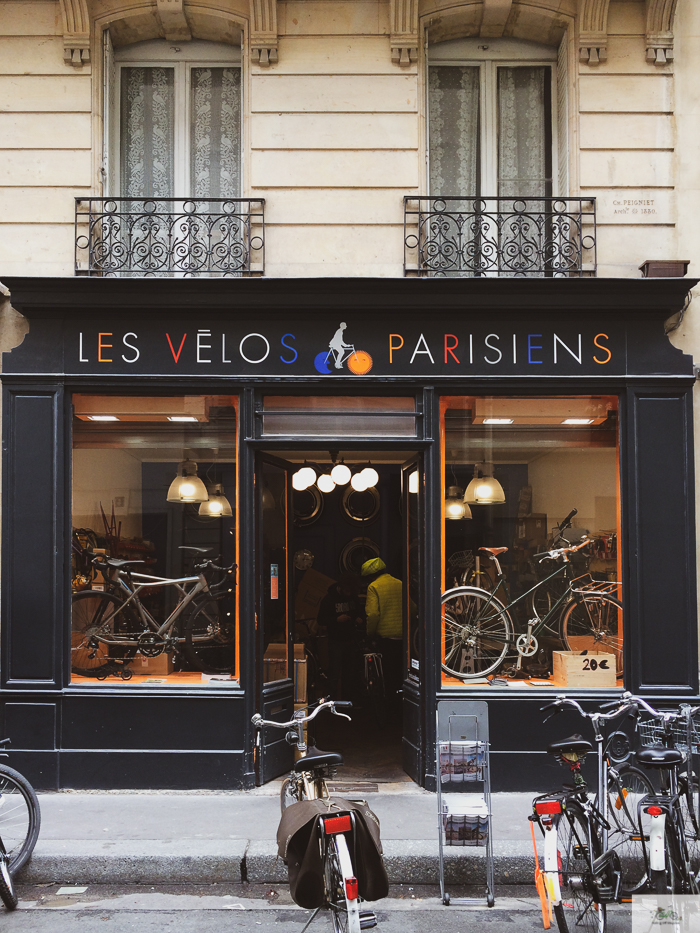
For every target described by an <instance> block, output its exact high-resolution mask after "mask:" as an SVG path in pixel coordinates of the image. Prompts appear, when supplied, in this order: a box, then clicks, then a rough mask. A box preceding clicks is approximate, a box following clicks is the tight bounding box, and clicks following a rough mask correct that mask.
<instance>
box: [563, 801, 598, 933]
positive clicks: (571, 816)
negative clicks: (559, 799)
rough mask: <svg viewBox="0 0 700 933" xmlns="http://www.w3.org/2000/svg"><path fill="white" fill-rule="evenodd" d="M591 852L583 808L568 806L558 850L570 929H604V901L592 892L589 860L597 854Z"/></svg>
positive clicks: (590, 932)
mask: <svg viewBox="0 0 700 933" xmlns="http://www.w3.org/2000/svg"><path fill="white" fill-rule="evenodd" d="M597 841H598V840H597V837H596V836H595V834H593V846H594V851H593V852H592V853H589V852H588V827H587V823H586V820H585V818H584V816H583V814H582V813H581V812H580V810H578V809H576V808H575V807H573V806H571V805H570V806H568V807H567V809H566V810H565V811H564V813H562V815H561V817H560V818H559V823H558V824H557V850H558V856H559V864H560V865H561V874H560V885H561V898H562V906H563V908H564V916H565V918H566V920H567V924H568V927H569V929H570V930H585V931H586V933H604V931H605V904H597V903H596V902H595V898H594V896H593V893H592V885H591V870H590V863H591V862H592V861H593V860H594V859H595V858H596V857H597V856H598V852H597V851H595V849H596V846H597Z"/></svg>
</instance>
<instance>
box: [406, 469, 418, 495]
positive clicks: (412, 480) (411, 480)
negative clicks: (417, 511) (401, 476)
mask: <svg viewBox="0 0 700 933" xmlns="http://www.w3.org/2000/svg"><path fill="white" fill-rule="evenodd" d="M408 491H409V492H410V493H412V494H413V495H414V496H415V495H417V493H418V470H414V471H413V473H409V476H408Z"/></svg>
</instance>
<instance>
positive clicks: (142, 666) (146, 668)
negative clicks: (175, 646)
mask: <svg viewBox="0 0 700 933" xmlns="http://www.w3.org/2000/svg"><path fill="white" fill-rule="evenodd" d="M130 669H131V670H132V671H133V672H134V674H145V675H146V676H147V677H167V675H168V674H172V673H173V670H174V665H173V656H172V654H166V653H165V651H164V652H163V653H162V654H159V655H158V657H156V658H146V657H144V655H142V654H137V655H136V657H135V658H134V660H133V661H132V662H131V664H130Z"/></svg>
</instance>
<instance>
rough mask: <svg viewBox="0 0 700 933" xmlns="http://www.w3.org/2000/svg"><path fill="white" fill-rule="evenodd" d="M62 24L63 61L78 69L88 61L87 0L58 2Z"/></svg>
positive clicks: (88, 16)
mask: <svg viewBox="0 0 700 933" xmlns="http://www.w3.org/2000/svg"><path fill="white" fill-rule="evenodd" d="M58 2H59V6H60V8H61V20H62V22H63V60H64V61H65V62H66V64H68V65H75V66H76V67H79V66H80V65H82V64H83V63H84V62H89V61H90V13H89V11H88V6H87V0H58Z"/></svg>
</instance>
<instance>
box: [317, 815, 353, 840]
mask: <svg viewBox="0 0 700 933" xmlns="http://www.w3.org/2000/svg"><path fill="white" fill-rule="evenodd" d="M323 828H324V830H325V832H326V835H327V836H332V835H333V834H334V833H349V832H350V830H351V829H352V820H351V819H350V817H349V816H348V815H347V814H346V815H345V816H329V817H327V818H326V819H325V820H324V821H323Z"/></svg>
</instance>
